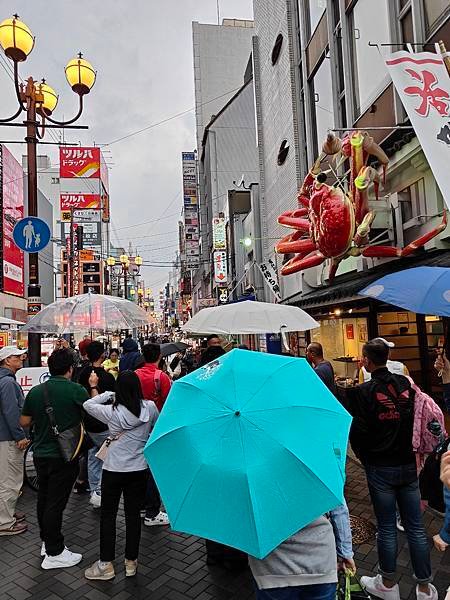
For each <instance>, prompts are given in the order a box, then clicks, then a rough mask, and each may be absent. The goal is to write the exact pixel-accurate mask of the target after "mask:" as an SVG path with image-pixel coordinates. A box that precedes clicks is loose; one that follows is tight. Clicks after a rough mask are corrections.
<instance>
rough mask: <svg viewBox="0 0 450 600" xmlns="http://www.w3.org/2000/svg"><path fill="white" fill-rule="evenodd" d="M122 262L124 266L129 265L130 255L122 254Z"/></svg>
mask: <svg viewBox="0 0 450 600" xmlns="http://www.w3.org/2000/svg"><path fill="white" fill-rule="evenodd" d="M120 262H121V263H122V264H123V265H125V264H127V263H128V262H129V261H128V255H127V254H121V256H120Z"/></svg>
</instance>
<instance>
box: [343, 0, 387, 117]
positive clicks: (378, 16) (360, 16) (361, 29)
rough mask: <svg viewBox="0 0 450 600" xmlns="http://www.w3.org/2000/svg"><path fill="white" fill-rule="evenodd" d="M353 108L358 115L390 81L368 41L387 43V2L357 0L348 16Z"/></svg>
mask: <svg viewBox="0 0 450 600" xmlns="http://www.w3.org/2000/svg"><path fill="white" fill-rule="evenodd" d="M350 35H352V36H353V44H352V54H353V56H352V58H353V73H354V81H355V87H354V89H355V106H356V108H357V113H358V114H357V115H355V117H357V116H359V115H361V114H362V113H363V112H364V111H365V110H366V109H367V108H369V106H370V105H371V103H372V102H373V100H374V99H375V98H376V97H377V95H378V94H379V93H380V92H381V91H382V89H383V87H384V85H385V84H386V83H387V82H388V81H389V76H388V74H387V72H386V66H385V64H384V62H383V58H382V56H381V54H380V52H379V51H378V48H376V47H373V46H369V42H380V43H388V42H390V36H389V13H388V0H377V2H373V0H358V2H357V3H356V4H355V7H354V9H353V11H352V14H351V26H350Z"/></svg>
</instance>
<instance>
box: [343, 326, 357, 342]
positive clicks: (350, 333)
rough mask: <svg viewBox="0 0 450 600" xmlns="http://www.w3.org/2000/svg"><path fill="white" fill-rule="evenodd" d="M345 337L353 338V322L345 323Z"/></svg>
mask: <svg viewBox="0 0 450 600" xmlns="http://www.w3.org/2000/svg"><path fill="white" fill-rule="evenodd" d="M345 337H346V338H347V339H348V340H354V339H355V330H354V327H353V323H347V324H346V325H345Z"/></svg>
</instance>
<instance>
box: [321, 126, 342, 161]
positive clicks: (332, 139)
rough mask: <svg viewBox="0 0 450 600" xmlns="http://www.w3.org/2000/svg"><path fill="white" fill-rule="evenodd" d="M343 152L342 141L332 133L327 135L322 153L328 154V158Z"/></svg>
mask: <svg viewBox="0 0 450 600" xmlns="http://www.w3.org/2000/svg"><path fill="white" fill-rule="evenodd" d="M341 150H342V142H341V140H340V139H339V138H338V137H336V136H335V135H334V133H332V132H331V131H330V132H329V133H328V135H327V139H326V140H325V142H324V143H323V146H322V152H323V154H327V155H328V156H332V155H333V154H337V153H338V152H340V151H341Z"/></svg>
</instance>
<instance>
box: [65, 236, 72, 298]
mask: <svg viewBox="0 0 450 600" xmlns="http://www.w3.org/2000/svg"><path fill="white" fill-rule="evenodd" d="M70 256H72V240H71V238H70V235H69V236H68V237H67V238H66V257H67V261H69V257H70ZM66 279H67V297H69V296H70V295H71V294H72V269H69V262H67V278H66Z"/></svg>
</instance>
